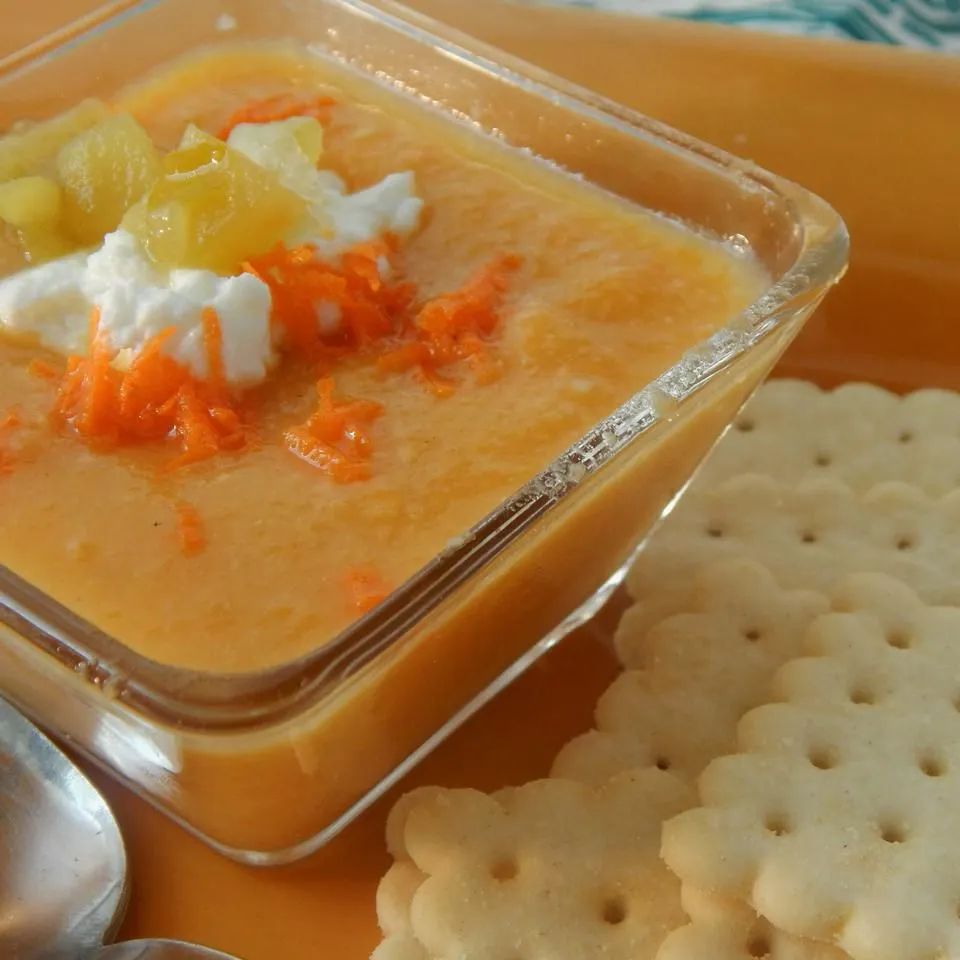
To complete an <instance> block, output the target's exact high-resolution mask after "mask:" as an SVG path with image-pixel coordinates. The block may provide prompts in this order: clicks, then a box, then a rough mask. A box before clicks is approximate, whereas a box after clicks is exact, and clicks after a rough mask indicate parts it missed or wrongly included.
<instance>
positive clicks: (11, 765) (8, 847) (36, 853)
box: [0, 699, 203, 960]
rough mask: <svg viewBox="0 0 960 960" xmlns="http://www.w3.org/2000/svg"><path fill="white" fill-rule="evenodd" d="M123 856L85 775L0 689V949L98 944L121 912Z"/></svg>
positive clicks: (21, 952) (19, 953) (71, 949)
mask: <svg viewBox="0 0 960 960" xmlns="http://www.w3.org/2000/svg"><path fill="white" fill-rule="evenodd" d="M126 866H127V865H126V854H125V852H124V848H123V840H122V838H121V836H120V830H119V828H118V827H117V823H116V821H115V820H114V818H113V814H112V813H111V812H110V809H109V807H108V806H107V804H106V802H105V801H104V799H103V798H102V797H101V796H100V794H99V793H98V792H97V790H96V789H95V788H94V786H93V784H91V783H90V781H89V780H87V778H86V777H85V776H84V775H83V774H82V773H81V772H80V771H79V770H78V769H77V767H76V766H74V764H73V763H71V762H70V760H68V759H67V757H66V756H65V755H64V754H63V753H61V751H60V750H58V749H57V748H56V747H55V746H54V745H53V744H52V743H51V742H50V741H49V740H48V739H47V738H46V737H45V736H44V735H43V734H42V733H40V731H39V730H37V728H36V727H35V726H34V725H33V724H32V723H30V721H29V720H27V719H26V718H25V717H23V716H22V715H21V714H20V713H19V712H18V711H16V710H15V709H14V708H13V707H12V706H10V705H9V704H8V703H7V702H6V701H4V700H2V699H0V956H3V957H24V958H26V957H30V958H37V960H40V958H43V960H47V958H59V957H71V956H72V957H75V956H78V955H83V953H84V952H85V951H92V950H94V949H96V948H97V947H99V946H100V944H102V943H103V941H104V939H105V938H108V937H109V936H110V934H111V933H112V932H113V931H114V930H115V929H116V927H117V926H118V925H119V922H120V919H121V917H122V915H123V910H124V908H125V906H126V899H127V886H126V872H127V871H126ZM145 956H146V955H145ZM150 956H151V957H152V956H153V954H150ZM174 956H177V955H176V954H172V955H171V957H174ZM183 956H185V957H187V956H192V955H191V954H184V955H183ZM196 956H203V954H197V955H196Z"/></svg>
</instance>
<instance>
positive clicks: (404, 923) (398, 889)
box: [377, 860, 426, 937]
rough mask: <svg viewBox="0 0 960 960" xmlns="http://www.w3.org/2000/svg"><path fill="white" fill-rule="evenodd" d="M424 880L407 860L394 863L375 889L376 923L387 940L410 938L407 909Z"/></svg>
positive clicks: (411, 933) (411, 934) (408, 909)
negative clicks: (391, 938)
mask: <svg viewBox="0 0 960 960" xmlns="http://www.w3.org/2000/svg"><path fill="white" fill-rule="evenodd" d="M424 880H426V876H425V875H424V874H423V873H421V872H420V871H419V870H418V869H417V868H416V867H415V866H414V865H413V863H411V862H410V861H409V860H396V861H394V863H393V864H392V865H391V867H390V869H389V870H388V871H387V872H386V873H385V874H384V875H383V877H382V878H381V880H380V883H379V885H378V886H377V922H378V923H379V925H380V929H381V930H382V931H383V933H384V935H385V936H387V937H412V936H413V930H412V928H411V926H410V905H411V904H412V903H413V895H414V894H415V893H416V892H417V890H418V889H419V887H420V884H421V883H423V881H424Z"/></svg>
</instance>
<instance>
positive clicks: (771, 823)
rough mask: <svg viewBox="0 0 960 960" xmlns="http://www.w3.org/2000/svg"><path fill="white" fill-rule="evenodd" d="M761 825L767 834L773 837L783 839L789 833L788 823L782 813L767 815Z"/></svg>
mask: <svg viewBox="0 0 960 960" xmlns="http://www.w3.org/2000/svg"><path fill="white" fill-rule="evenodd" d="M763 825H764V827H765V828H766V831H767V833H772V834H773V835H774V836H775V837H783V836H786V834H788V833H789V832H790V823H789V821H788V820H787V817H786V815H785V814H783V813H768V814H767V818H766V820H764V822H763Z"/></svg>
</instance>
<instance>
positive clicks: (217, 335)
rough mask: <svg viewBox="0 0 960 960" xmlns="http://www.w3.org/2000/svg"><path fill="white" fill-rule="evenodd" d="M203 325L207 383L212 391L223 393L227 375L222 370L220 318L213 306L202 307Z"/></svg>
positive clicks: (201, 319)
mask: <svg viewBox="0 0 960 960" xmlns="http://www.w3.org/2000/svg"><path fill="white" fill-rule="evenodd" d="M200 322H201V324H202V325H203V349H204V353H205V355H206V358H207V384H208V385H209V386H210V388H211V389H212V390H214V391H217V392H220V393H223V392H225V391H226V388H227V377H226V374H225V373H224V371H223V332H222V331H221V330H220V318H219V317H218V316H217V311H216V310H214V309H213V307H204V308H203V310H202V311H201V313H200Z"/></svg>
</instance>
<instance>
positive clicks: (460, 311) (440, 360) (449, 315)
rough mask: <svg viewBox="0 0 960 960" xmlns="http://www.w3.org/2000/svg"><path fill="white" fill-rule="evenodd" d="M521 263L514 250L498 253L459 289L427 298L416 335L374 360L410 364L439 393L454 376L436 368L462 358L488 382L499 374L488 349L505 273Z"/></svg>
mask: <svg viewBox="0 0 960 960" xmlns="http://www.w3.org/2000/svg"><path fill="white" fill-rule="evenodd" d="M519 266H520V260H519V258H518V257H516V256H513V255H512V254H504V255H502V256H499V257H496V258H495V259H494V260H493V261H492V262H490V263H488V264H487V265H486V266H484V267H482V268H481V269H480V270H478V271H477V273H475V274H474V275H473V276H472V277H471V278H470V279H469V280H467V282H466V283H465V284H464V285H463V286H462V287H461V288H460V289H459V290H455V291H453V292H452V293H445V294H441V295H440V296H438V297H435V298H433V299H432V300H429V301H427V303H425V304H423V306H421V307H420V309H419V310H418V311H417V313H416V315H415V317H414V319H413V323H412V333H413V335H414V337H415V338H416V339H415V340H414V341H413V342H409V343H405V344H401V345H400V346H398V347H394V348H393V349H391V350H388V351H386V352H385V353H383V354H382V355H381V356H380V357H379V358H378V360H377V365H378V367H379V369H380V370H381V371H382V372H384V373H392V372H398V371H401V370H414V371H415V373H416V375H417V378H418V379H419V380H420V381H421V382H423V383H424V384H425V385H426V387H427V388H428V389H429V390H430V391H431V392H432V393H433V394H434V395H435V396H437V397H446V396H449V395H450V394H451V393H452V392H453V390H454V389H455V384H454V381H452V380H451V379H449V378H447V377H444V376H443V375H441V374H440V373H438V370H439V369H441V368H443V367H448V366H450V365H451V364H454V363H456V362H458V361H461V360H464V361H467V362H468V363H469V364H470V366H471V367H472V368H473V371H474V378H475V379H476V381H477V383H479V384H488V383H492V382H493V381H494V380H496V379H497V377H499V375H500V365H499V363H498V361H497V360H496V359H495V358H494V357H493V356H492V355H491V351H490V338H491V337H492V336H493V334H494V333H495V332H496V329H497V327H498V325H499V323H500V305H501V303H502V301H503V297H504V294H505V293H506V289H507V279H508V276H509V274H511V273H513V272H514V271H515V270H516V269H517V268H518V267H519Z"/></svg>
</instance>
